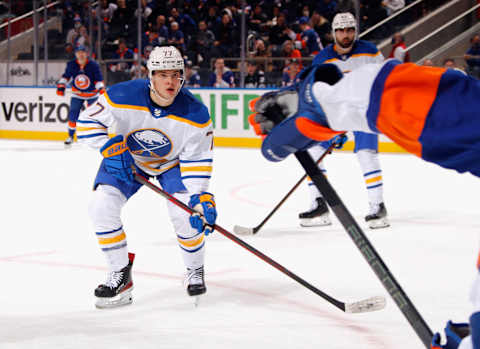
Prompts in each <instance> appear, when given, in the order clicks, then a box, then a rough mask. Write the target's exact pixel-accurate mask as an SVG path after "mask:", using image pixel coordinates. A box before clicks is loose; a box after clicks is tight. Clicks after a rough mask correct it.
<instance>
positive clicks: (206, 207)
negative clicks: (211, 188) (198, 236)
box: [188, 191, 217, 235]
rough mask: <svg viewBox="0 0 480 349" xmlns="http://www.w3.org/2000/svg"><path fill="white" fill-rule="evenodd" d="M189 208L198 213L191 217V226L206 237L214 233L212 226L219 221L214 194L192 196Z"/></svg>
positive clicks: (204, 193) (205, 193)
mask: <svg viewBox="0 0 480 349" xmlns="http://www.w3.org/2000/svg"><path fill="white" fill-rule="evenodd" d="M188 206H189V207H190V208H192V209H193V210H195V211H196V212H195V213H193V214H192V215H191V216H190V225H191V226H192V228H194V229H196V230H197V231H198V232H199V233H202V232H203V233H204V234H205V235H208V234H210V233H211V232H212V231H213V228H212V226H213V225H214V224H215V221H216V220H217V209H216V204H215V199H214V197H213V194H210V193H207V192H205V191H204V192H202V193H200V194H193V195H192V196H190V201H189V202H188Z"/></svg>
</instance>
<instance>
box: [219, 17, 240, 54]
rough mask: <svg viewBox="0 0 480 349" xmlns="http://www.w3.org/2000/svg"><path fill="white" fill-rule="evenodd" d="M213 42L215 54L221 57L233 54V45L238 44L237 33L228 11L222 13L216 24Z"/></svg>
mask: <svg viewBox="0 0 480 349" xmlns="http://www.w3.org/2000/svg"><path fill="white" fill-rule="evenodd" d="M214 33H215V38H216V39H217V40H216V41H215V42H214V46H215V48H216V51H217V52H215V55H216V56H223V57H232V56H233V54H234V47H236V46H238V41H237V33H236V28H235V26H234V24H233V23H232V19H231V18H230V15H229V14H228V13H225V12H224V13H223V15H222V20H221V22H220V23H219V24H218V25H217V27H216V30H215V32H214Z"/></svg>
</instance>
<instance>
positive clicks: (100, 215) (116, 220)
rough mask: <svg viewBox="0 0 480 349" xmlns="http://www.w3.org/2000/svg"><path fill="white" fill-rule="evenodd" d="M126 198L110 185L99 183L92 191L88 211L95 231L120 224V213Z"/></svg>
mask: <svg viewBox="0 0 480 349" xmlns="http://www.w3.org/2000/svg"><path fill="white" fill-rule="evenodd" d="M126 201H127V199H126V198H125V196H124V195H123V194H122V192H121V191H120V190H119V189H117V188H115V187H112V186H110V185H99V186H98V187H97V189H96V190H95V191H94V192H93V196H92V199H91V201H90V205H89V207H88V213H89V216H90V219H91V220H92V222H93V225H94V229H95V231H108V230H112V229H116V228H119V227H121V226H122V221H121V219H120V213H121V211H122V207H123V206H124V205H125V203H126Z"/></svg>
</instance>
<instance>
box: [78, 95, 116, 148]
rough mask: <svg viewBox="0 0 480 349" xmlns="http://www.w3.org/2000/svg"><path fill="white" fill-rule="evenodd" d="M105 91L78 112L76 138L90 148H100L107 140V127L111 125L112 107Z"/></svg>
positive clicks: (112, 120) (112, 117)
mask: <svg viewBox="0 0 480 349" xmlns="http://www.w3.org/2000/svg"><path fill="white" fill-rule="evenodd" d="M105 95H106V93H104V94H102V95H101V96H100V97H99V98H98V99H97V101H96V102H95V103H94V104H92V105H91V106H89V107H88V108H87V109H85V110H84V111H83V112H82V113H80V117H79V118H78V121H77V139H78V141H79V142H80V143H83V144H86V145H88V146H89V147H91V148H94V149H100V148H101V147H103V146H104V145H105V144H106V143H107V142H108V140H109V137H108V127H110V126H112V125H113V122H114V115H113V107H112V106H111V105H110V104H109V103H108V101H107V99H106V96H105Z"/></svg>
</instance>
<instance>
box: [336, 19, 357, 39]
mask: <svg viewBox="0 0 480 349" xmlns="http://www.w3.org/2000/svg"><path fill="white" fill-rule="evenodd" d="M345 28H354V29H355V39H357V34H358V32H357V20H356V19H355V17H354V16H353V15H352V14H351V13H350V12H340V13H337V14H336V15H335V17H333V21H332V35H333V38H334V39H335V42H337V39H336V37H335V31H336V30H337V29H345Z"/></svg>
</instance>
